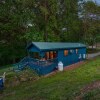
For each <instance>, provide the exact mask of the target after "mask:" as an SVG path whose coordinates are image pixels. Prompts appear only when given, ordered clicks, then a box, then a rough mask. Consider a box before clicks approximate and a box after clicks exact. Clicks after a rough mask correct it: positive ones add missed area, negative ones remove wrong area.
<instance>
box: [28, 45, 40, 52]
mask: <svg viewBox="0 0 100 100" xmlns="http://www.w3.org/2000/svg"><path fill="white" fill-rule="evenodd" d="M28 51H29V52H40V50H39V49H38V48H37V47H35V46H31V47H30V48H29V49H28Z"/></svg>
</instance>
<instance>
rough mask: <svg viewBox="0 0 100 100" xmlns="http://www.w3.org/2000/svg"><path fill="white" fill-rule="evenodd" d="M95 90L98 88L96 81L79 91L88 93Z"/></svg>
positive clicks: (98, 83) (99, 85) (98, 84)
mask: <svg viewBox="0 0 100 100" xmlns="http://www.w3.org/2000/svg"><path fill="white" fill-rule="evenodd" d="M96 88H100V81H96V82H93V83H91V84H89V85H87V86H85V87H84V88H83V89H82V90H81V92H85V93H86V92H89V91H91V90H93V89H96Z"/></svg>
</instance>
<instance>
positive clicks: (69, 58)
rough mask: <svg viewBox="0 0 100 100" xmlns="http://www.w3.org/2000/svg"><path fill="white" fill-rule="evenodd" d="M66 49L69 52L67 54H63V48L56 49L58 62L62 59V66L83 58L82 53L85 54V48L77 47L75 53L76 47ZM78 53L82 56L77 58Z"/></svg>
mask: <svg viewBox="0 0 100 100" xmlns="http://www.w3.org/2000/svg"><path fill="white" fill-rule="evenodd" d="M70 50H73V52H72V53H70ZM68 51H69V53H68V55H67V56H64V50H59V51H58V62H59V61H62V62H63V64H64V66H67V65H70V64H74V63H76V62H79V61H81V60H84V59H83V54H86V48H78V53H76V49H68ZM80 54H81V57H82V58H81V59H79V56H80Z"/></svg>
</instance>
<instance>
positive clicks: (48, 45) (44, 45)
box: [27, 42, 86, 50]
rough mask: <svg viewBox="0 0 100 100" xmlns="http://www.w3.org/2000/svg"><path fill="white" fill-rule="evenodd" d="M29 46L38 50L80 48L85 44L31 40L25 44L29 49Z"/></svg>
mask: <svg viewBox="0 0 100 100" xmlns="http://www.w3.org/2000/svg"><path fill="white" fill-rule="evenodd" d="M31 46H35V47H37V48H38V49H39V50H54V49H68V48H81V47H86V45H84V44H81V43H65V42H64V43H63V42H32V43H31V44H29V45H28V46H27V49H29V48H30V47H31Z"/></svg>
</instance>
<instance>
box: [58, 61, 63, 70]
mask: <svg viewBox="0 0 100 100" xmlns="http://www.w3.org/2000/svg"><path fill="white" fill-rule="evenodd" d="M58 70H59V71H63V63H62V62H61V61H60V62H59V63H58Z"/></svg>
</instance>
